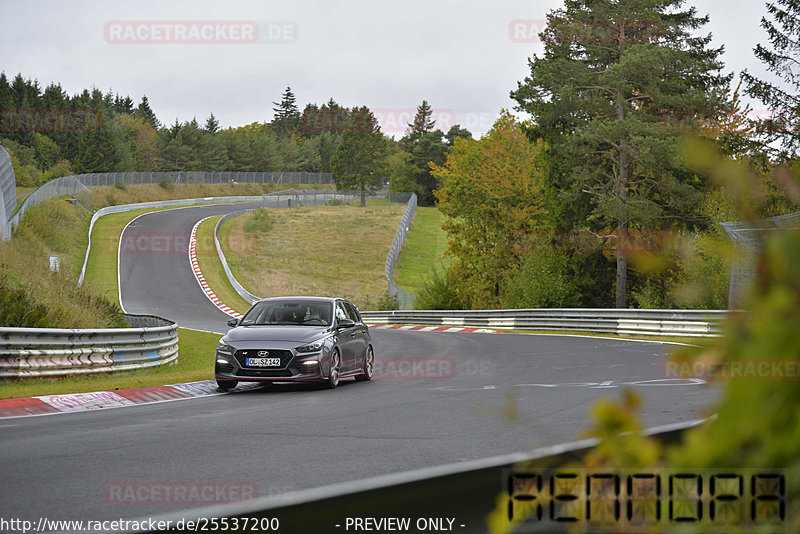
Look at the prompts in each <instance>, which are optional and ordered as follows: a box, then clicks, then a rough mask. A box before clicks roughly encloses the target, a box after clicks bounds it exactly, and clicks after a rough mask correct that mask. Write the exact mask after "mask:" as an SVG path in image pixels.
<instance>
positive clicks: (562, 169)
mask: <svg viewBox="0 0 800 534" xmlns="http://www.w3.org/2000/svg"><path fill="white" fill-rule="evenodd" d="M682 3H683V0H614V1H612V0H566V1H565V6H564V8H562V9H558V10H554V11H551V12H550V13H549V14H548V16H547V21H548V25H547V28H546V29H545V30H544V31H543V32H542V33H541V34H540V37H541V39H542V41H543V42H544V47H545V48H544V54H543V56H542V57H534V58H532V59H531V60H530V61H529V65H530V75H529V76H528V77H527V78H526V79H525V81H524V82H522V83H520V84H519V87H518V89H517V90H516V91H514V92H512V97H513V98H514V99H516V101H517V102H518V104H519V107H518V109H520V110H523V111H526V112H528V113H530V114H531V115H532V116H533V118H534V123H535V128H534V130H533V134H532V135H533V137H541V138H543V139H545V140H546V141H547V142H548V145H549V146H550V147H551V150H550V154H549V156H548V158H549V160H550V165H549V166H550V174H551V175H550V176H549V177H548V181H549V183H550V186H551V192H550V194H549V198H550V205H549V206H548V208H549V210H548V211H550V212H551V214H552V215H556V216H557V217H558V218H559V219H561V220H560V221H558V222H556V223H555V224H563V221H564V220H571V221H573V222H574V224H575V226H573V227H572V228H569V229H570V230H577V229H584V228H586V226H587V225H588V226H589V229H592V228H594V229H595V230H597V229H600V230H602V231H603V233H607V232H608V231H609V230H610V229H611V228H613V230H612V231H615V232H616V270H617V275H616V298H615V302H616V306H617V307H620V308H623V307H626V304H627V280H628V254H629V252H628V251H629V247H630V245H629V243H630V236H631V232H651V231H657V230H668V229H670V228H671V227H672V226H674V225H679V224H687V223H689V222H690V221H689V219H690V218H691V216H692V215H691V214H692V212H693V211H694V210H693V208H695V207H696V203H697V202H698V201H699V198H698V197H699V195H698V194H697V190H696V188H697V187H698V185H700V184H698V183H697V182H696V180H695V178H694V175H693V174H692V173H691V172H688V171H686V170H685V169H683V168H681V167H680V166H679V165H678V164H676V157H675V155H676V154H677V152H678V143H679V136H680V133H681V132H678V131H675V129H674V128H671V127H670V124H669V121H667V120H665V117H679V118H680V120H681V124H682V126H683V128H684V129H687V130H692V129H694V130H695V131H699V130H700V126H699V124H700V122H701V121H702V120H706V119H709V118H711V119H714V118H715V117H716V116H717V115H719V114H720V112H721V110H722V108H723V104H722V103H721V98H722V96H723V95H724V94H725V91H726V89H727V86H728V83H729V81H730V76H721V75H720V74H719V71H720V69H721V68H722V63H721V62H720V60H719V57H720V55H721V54H722V49H721V48H720V49H712V48H708V45H709V43H710V42H711V36H710V35H708V36H700V37H696V36H694V33H695V32H696V31H697V30H698V29H700V28H701V27H702V26H703V25H704V24H705V23H706V22H708V17H699V16H697V12H696V10H695V9H694V8H690V9H688V10H685V11H679V10H678V9H679V8H680V6H681V5H682ZM565 212H571V213H565ZM554 219H555V217H554ZM590 276H591V275H590Z"/></svg>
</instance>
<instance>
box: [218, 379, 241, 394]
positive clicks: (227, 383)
mask: <svg viewBox="0 0 800 534" xmlns="http://www.w3.org/2000/svg"><path fill="white" fill-rule="evenodd" d="M238 383H239V381H238V380H219V379H218V380H217V387H218V388H219V389H220V390H222V391H228V390H229V389H233V388H235V387H236V384H238Z"/></svg>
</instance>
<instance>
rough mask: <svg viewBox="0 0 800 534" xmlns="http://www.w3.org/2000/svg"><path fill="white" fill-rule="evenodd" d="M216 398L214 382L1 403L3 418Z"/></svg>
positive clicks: (52, 396)
mask: <svg viewBox="0 0 800 534" xmlns="http://www.w3.org/2000/svg"><path fill="white" fill-rule="evenodd" d="M243 386H244V387H242V386H240V387H239V388H237V389H238V390H243V389H252V388H254V387H257V384H253V385H250V384H244V385H243ZM212 395H223V393H222V392H221V391H220V390H219V389H218V388H217V383H216V382H215V381H214V380H202V381H199V382H189V383H186V384H171V385H168V386H150V387H143V388H129V389H116V390H114V391H94V392H91V393H69V394H65V395H40V396H37V397H26V398H21V399H0V418H7V417H26V416H32V415H51V414H56V413H69V412H86V411H92V410H103V409H108V408H123V407H126V406H137V405H141V404H152V403H157V402H169V401H176V400H184V399H195V398H198V397H209V396H212Z"/></svg>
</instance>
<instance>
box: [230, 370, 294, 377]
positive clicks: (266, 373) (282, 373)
mask: <svg viewBox="0 0 800 534" xmlns="http://www.w3.org/2000/svg"><path fill="white" fill-rule="evenodd" d="M236 376H252V377H262V378H288V377H290V376H292V372H291V371H290V370H289V369H278V370H269V369H255V368H252V367H251V368H249V369H239V371H238V372H237V373H236Z"/></svg>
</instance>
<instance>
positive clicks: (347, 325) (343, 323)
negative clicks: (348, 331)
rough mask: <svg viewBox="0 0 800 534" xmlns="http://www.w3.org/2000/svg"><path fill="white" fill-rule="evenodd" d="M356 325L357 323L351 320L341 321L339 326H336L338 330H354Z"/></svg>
mask: <svg viewBox="0 0 800 534" xmlns="http://www.w3.org/2000/svg"><path fill="white" fill-rule="evenodd" d="M355 325H356V323H355V322H354V321H352V320H350V319H339V324H338V325H336V326H337V328H352V327H354V326H355Z"/></svg>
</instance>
